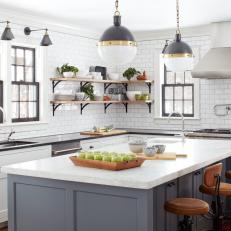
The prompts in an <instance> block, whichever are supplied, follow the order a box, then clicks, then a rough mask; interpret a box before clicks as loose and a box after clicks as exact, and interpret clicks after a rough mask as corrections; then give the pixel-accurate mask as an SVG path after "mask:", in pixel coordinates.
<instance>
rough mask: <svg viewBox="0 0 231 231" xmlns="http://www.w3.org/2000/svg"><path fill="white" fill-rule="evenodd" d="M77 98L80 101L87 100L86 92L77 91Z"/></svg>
mask: <svg viewBox="0 0 231 231" xmlns="http://www.w3.org/2000/svg"><path fill="white" fill-rule="evenodd" d="M75 99H76V100H78V101H83V100H85V93H84V92H76V93H75Z"/></svg>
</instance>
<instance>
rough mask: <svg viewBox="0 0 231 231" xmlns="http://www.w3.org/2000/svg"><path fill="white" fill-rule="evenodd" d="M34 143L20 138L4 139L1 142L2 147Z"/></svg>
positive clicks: (0, 147)
mask: <svg viewBox="0 0 231 231" xmlns="http://www.w3.org/2000/svg"><path fill="white" fill-rule="evenodd" d="M33 143H34V142H28V141H20V140H10V141H2V142H0V149H4V148H10V147H17V146H22V145H29V144H33Z"/></svg>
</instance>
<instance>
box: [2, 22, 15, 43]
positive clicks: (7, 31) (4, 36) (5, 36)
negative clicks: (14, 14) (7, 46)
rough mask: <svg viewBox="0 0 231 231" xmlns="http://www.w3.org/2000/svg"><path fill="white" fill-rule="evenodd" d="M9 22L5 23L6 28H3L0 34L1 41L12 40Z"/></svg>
mask: <svg viewBox="0 0 231 231" xmlns="http://www.w3.org/2000/svg"><path fill="white" fill-rule="evenodd" d="M8 24H9V22H7V26H6V28H5V30H4V31H3V33H2V36H1V40H12V39H14V35H13V33H12V31H11V29H10V27H9V25H8Z"/></svg>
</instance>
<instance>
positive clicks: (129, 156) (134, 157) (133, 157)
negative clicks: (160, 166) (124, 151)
mask: <svg viewBox="0 0 231 231" xmlns="http://www.w3.org/2000/svg"><path fill="white" fill-rule="evenodd" d="M127 157H128V160H136V156H135V155H127Z"/></svg>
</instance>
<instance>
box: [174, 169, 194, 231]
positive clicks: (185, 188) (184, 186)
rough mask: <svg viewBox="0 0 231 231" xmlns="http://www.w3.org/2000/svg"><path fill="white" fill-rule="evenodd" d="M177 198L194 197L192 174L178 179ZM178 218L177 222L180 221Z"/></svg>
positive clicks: (180, 218) (180, 217)
mask: <svg viewBox="0 0 231 231" xmlns="http://www.w3.org/2000/svg"><path fill="white" fill-rule="evenodd" d="M178 197H190V198H193V197H194V174H192V173H190V174H187V175H185V176H182V177H180V178H179V179H178ZM182 219H183V216H179V217H178V220H182ZM192 219H193V230H196V218H195V217H193V218H192Z"/></svg>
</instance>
